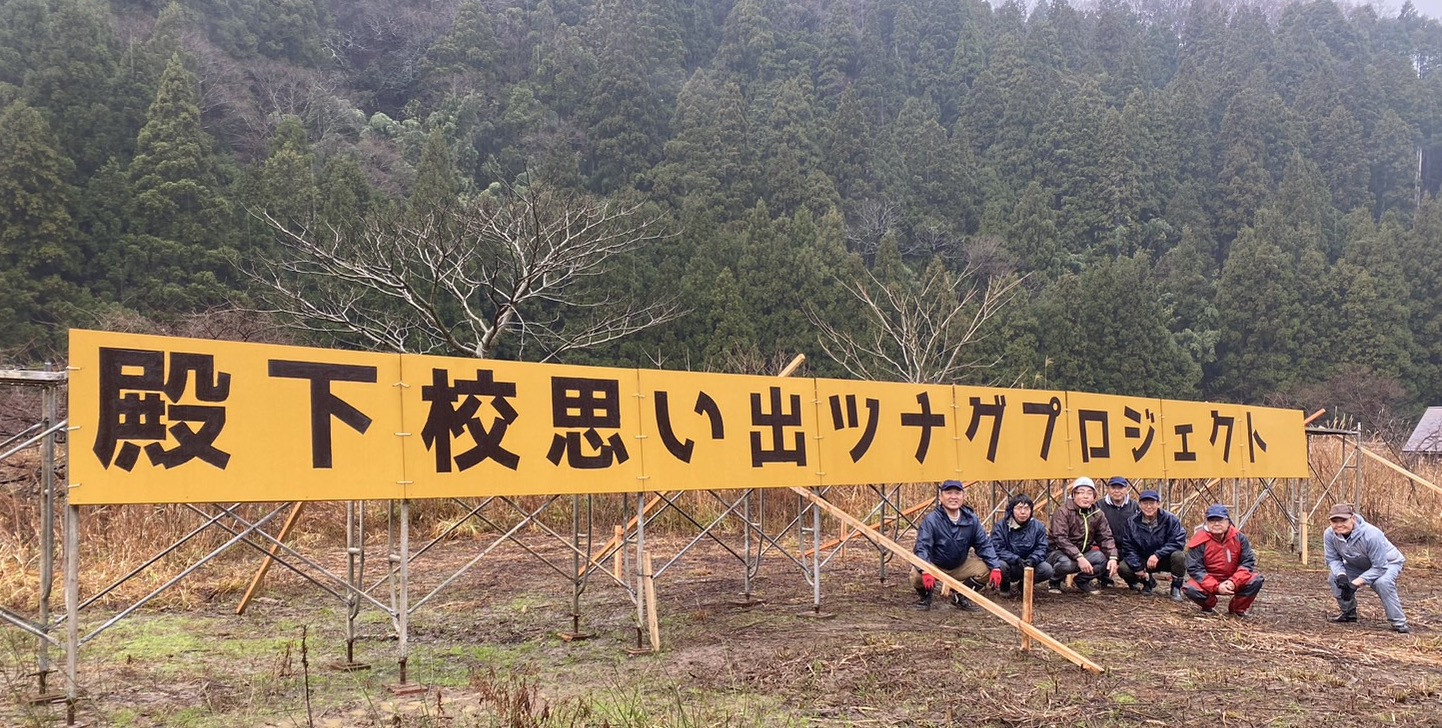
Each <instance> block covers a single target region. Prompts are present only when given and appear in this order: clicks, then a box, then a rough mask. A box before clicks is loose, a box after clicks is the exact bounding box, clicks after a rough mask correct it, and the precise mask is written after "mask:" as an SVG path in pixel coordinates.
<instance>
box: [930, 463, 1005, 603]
mask: <svg viewBox="0 0 1442 728" xmlns="http://www.w3.org/2000/svg"><path fill="white" fill-rule="evenodd" d="M939 490H940V493H939V495H938V503H937V504H936V509H935V510H933V511H932V512H931V513H929V514H927V516H926V519H925V520H923V521H922V522H921V528H920V529H918V531H917V534H916V549H915V553H916V555H917V556H918V557H920V558H921V560H922V561H925V562H927V563H929V564H933V565H935V566H936V567H937V568H939V569H941V570H942V571H944V572H946V573H947V574H948V575H949V576H951V577H952V578H953V579H956V580H957V581H961V582H965V583H967V584H968V585H970V586H971V587H972V588H976V587H977V586H978V585H980V584H981V583H983V582H989V583H990V584H991V586H992V588H993V589H996V588H1000V587H1001V567H1002V563H1001V560H1000V559H998V558H997V557H996V552H995V551H993V550H992V548H991V539H989V538H987V535H986V527H985V526H983V525H982V523H981V519H980V518H977V516H976V513H974V512H973V511H972V510H971V509H970V508H967V507H966V487H965V486H963V485H962V484H961V481H959V480H948V481H946V482H945V483H942V484H941V487H940V489H939ZM972 549H975V550H976V558H968V555H969V552H970V551H971V550H972ZM911 586H912V588H914V589H916V594H917V597H918V598H917V600H916V608H917V609H931V595H932V593H933V592H934V591H936V577H934V576H932V575H931V574H925V573H922V572H921V570H919V569H913V570H912V572H911ZM951 603H952V605H953V606H955V607H956V608H957V609H961V610H964V611H968V612H969V611H972V610H974V609H976V605H974V604H972V603H971V600H969V599H967V598H966V597H963V596H962V595H960V594H952V595H951Z"/></svg>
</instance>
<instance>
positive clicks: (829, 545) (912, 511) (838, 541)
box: [805, 498, 936, 558]
mask: <svg viewBox="0 0 1442 728" xmlns="http://www.w3.org/2000/svg"><path fill="white" fill-rule="evenodd" d="M934 505H936V499H935V498H929V499H927V500H926V501H925V502H923V503H917V504H916V505H914V506H912V507H910V508H908V509H906V510H904V511H902V512H901V515H900V516H891V517H890V518H887V519H885V523H882V524H875V525H873V524H867V525H866V527H867V528H869V529H871V530H873V531H876V530H880V528H881V526H883V525H885V524H886V523H896V522H897V521H899V520H901V518H902V517H903V516H904V517H907V518H910V517H912V516H914V515H916V514H918V513H920V512H922V511H923V510H925V509H926V508H927V507H929V506H934ZM860 535H861V534H860V533H856V532H854V531H853V532H851V533H846V534H843V535H842V537H841V538H833V539H831V540H830V541H827V542H826V543H824V544H821V550H822V551H830V550H831V549H834V548H836V547H837V546H840V545H842V544H844V543H846V542H847V541H850V540H851V539H853V538H856V537H857V536H860ZM814 550H815V549H806V552H805V555H806V556H807V557H808V558H809V557H810V556H811V552H812V551H814Z"/></svg>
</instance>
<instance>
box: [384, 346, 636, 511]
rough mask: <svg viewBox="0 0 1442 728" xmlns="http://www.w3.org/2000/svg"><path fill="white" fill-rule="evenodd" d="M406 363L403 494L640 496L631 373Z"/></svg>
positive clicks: (419, 359)
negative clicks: (596, 494) (613, 493)
mask: <svg viewBox="0 0 1442 728" xmlns="http://www.w3.org/2000/svg"><path fill="white" fill-rule="evenodd" d="M400 359H401V371H402V373H403V374H404V381H405V382H406V387H405V391H406V394H405V421H406V428H405V429H406V435H405V437H404V438H403V440H404V442H405V463H406V468H405V471H406V479H407V482H406V485H405V494H406V497H408V498H440V497H469V496H473V495H477V494H483V495H536V494H551V493H606V492H616V491H627V492H636V491H638V490H642V486H641V483H642V470H641V430H640V427H639V426H638V425H639V423H638V417H637V414H638V412H639V409H638V393H637V389H636V374H637V372H636V370H635V369H605V368H600V367H574V366H560V365H555V364H526V363H521V362H512V361H496V360H489V359H484V360H483V359H452V358H446V357H436V356H414V355H406V356H402V357H400Z"/></svg>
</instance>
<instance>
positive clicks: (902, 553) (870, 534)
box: [791, 487, 1104, 675]
mask: <svg viewBox="0 0 1442 728" xmlns="http://www.w3.org/2000/svg"><path fill="white" fill-rule="evenodd" d="M791 490H793V491H795V492H796V493H797V495H800V496H802V497H804V498H807V499H809V500H810V501H811V502H812V503H815V504H816V505H817V507H819V508H822V509H824V510H826V511H828V512H829V513H831V515H833V516H836V517H837V518H838V519H840V520H841V521H842V522H843V523H846V524H847V525H849V526H851V527H852V528H854V529H856V530H857V532H858V533H860V534H861V535H862V536H864V537H866V538H868V539H871V541H872V542H873V543H875V544H876V545H877V546H880V547H882V548H884V549H886V550H888V551H890V552H892V553H893V554H896V555H897V556H898V557H900V558H901V559H903V560H905V561H906V562H907V563H909V564H911V565H912V566H915V567H916V568H918V569H921V570H922V571H924V572H926V573H928V574H931V575H932V576H934V577H936V580H937V582H939V583H942V584H945V585H947V586H948V587H951V589H952V591H955V592H957V593H959V594H961V595H962V596H963V597H966V598H967V599H970V600H971V601H973V602H975V603H976V604H978V605H980V606H981V608H982V609H985V610H986V611H988V612H991V613H992V614H993V615H995V616H996V617H998V618H1000V619H1001V620H1002V621H1003V622H1006V623H1007V624H1009V625H1011V626H1012V627H1015V628H1016V629H1018V630H1020V631H1021V632H1022V634H1025V635H1027V636H1028V637H1031V638H1032V639H1034V640H1036V641H1037V642H1038V643H1040V644H1041V645H1042V646H1044V647H1046V648H1047V649H1049V650H1051V651H1052V652H1055V653H1057V654H1058V655H1061V656H1062V657H1065V658H1066V659H1067V660H1069V661H1071V662H1072V663H1074V664H1076V665H1077V666H1079V667H1081V668H1082V669H1084V670H1087V671H1088V672H1093V673H1096V674H1098V675H1099V674H1101V673H1102V672H1104V671H1103V670H1102V666H1101V665H1098V664H1096V663H1095V662H1092V661H1091V660H1088V659H1087V658H1085V657H1083V656H1082V655H1081V654H1080V653H1078V652H1077V651H1076V650H1073V649H1072V648H1070V647H1067V646H1066V645H1064V644H1062V643H1061V642H1059V641H1057V639H1056V638H1055V637H1052V636H1051V635H1049V634H1047V633H1045V632H1043V631H1041V630H1040V629H1037V628H1036V627H1035V626H1033V625H1031V624H1028V623H1026V622H1024V621H1022V619H1021V618H1020V617H1018V616H1016V615H1015V614H1012V613H1011V612H1009V611H1007V610H1006V609H1004V608H1002V607H1001V606H1000V605H998V604H997V603H996V602H993V601H991V600H990V599H987V598H986V597H984V596H982V595H980V594H978V593H977V592H976V591H975V590H973V589H968V588H966V587H965V586H963V585H962V583H961V582H960V581H958V580H956V579H953V578H952V577H951V576H950V575H948V574H947V573H946V572H944V571H942V570H940V569H938V568H936V567H935V566H932V565H931V564H928V563H926V562H925V561H922V560H921V559H920V558H919V557H917V555H916V554H914V553H912V552H910V551H908V550H907V549H906V547H904V546H902V545H901V544H899V543H897V542H895V541H893V540H891V539H889V538H887V537H886V536H885V535H883V534H881V533H878V532H876V531H872V530H871V529H869V528H867V527H866V524H864V523H862V522H861V521H860V520H859V519H857V518H856V517H855V516H853V515H851V514H850V513H847V512H846V511H844V510H842V509H841V508H839V507H837V506H835V505H832V504H831V503H830V502H829V501H827V500H826V499H825V498H822V497H821V496H819V495H816V494H815V493H813V492H811V491H810V490H808V489H806V488H797V487H793V488H792V489H791Z"/></svg>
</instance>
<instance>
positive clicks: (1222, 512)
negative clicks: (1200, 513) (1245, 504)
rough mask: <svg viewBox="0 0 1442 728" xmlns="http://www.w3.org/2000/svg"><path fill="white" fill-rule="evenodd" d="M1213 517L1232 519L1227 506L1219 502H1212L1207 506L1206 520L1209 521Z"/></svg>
mask: <svg viewBox="0 0 1442 728" xmlns="http://www.w3.org/2000/svg"><path fill="white" fill-rule="evenodd" d="M1213 518H1225V519H1227V520H1228V521H1230V520H1232V512H1231V511H1229V510H1227V507H1226V506H1224V505H1222V504H1221V503H1213V504H1212V505H1210V506H1207V520H1208V521H1210V520H1212V519H1213Z"/></svg>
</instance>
